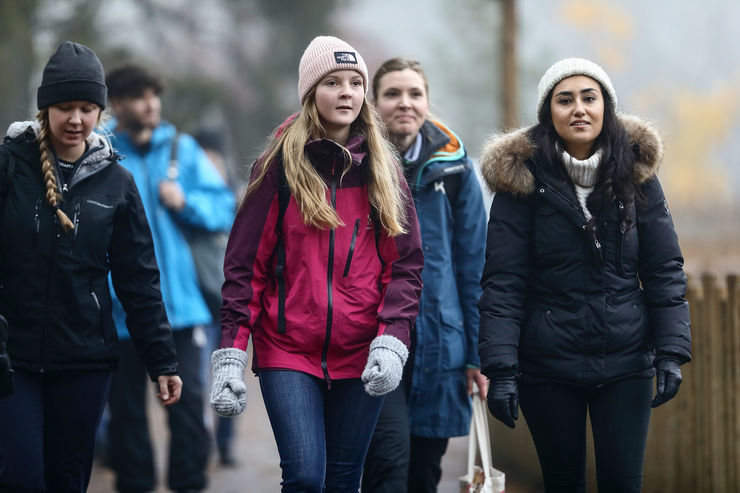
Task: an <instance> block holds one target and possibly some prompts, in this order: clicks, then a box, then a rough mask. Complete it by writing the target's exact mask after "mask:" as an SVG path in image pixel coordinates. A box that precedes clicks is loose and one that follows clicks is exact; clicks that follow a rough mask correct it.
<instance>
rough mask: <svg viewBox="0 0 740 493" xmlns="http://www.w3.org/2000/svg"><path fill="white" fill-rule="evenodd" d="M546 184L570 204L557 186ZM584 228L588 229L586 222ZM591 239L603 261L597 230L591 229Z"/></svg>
mask: <svg viewBox="0 0 740 493" xmlns="http://www.w3.org/2000/svg"><path fill="white" fill-rule="evenodd" d="M544 185H545V186H546V187H547V188H549V189H550V191H551V192H552V193H554V194H555V195H556V196H557V197H559V198H560V200H562V201H564V202H565V203H566V204H570V203H571V202H570V201H569V200H568V199H567V197H565V195H563V194H561V193H560V192H559V191H558V190H556V189H555V188H553V187H552V186H550V184H548V183H544ZM583 229H584V230H587V229H588V228H587V226H586V224H585V223H584V224H583ZM591 240H592V241H593V244H594V246H595V247H596V253H597V254H598V255H599V260H601V261H602V262H603V261H604V254H603V253H602V251H601V242H600V241H599V239H598V238H597V237H596V231H594V230H593V229H591Z"/></svg>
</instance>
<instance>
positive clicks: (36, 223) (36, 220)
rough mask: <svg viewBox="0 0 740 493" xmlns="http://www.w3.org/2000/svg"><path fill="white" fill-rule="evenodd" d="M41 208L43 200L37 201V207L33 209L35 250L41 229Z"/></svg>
mask: <svg viewBox="0 0 740 493" xmlns="http://www.w3.org/2000/svg"><path fill="white" fill-rule="evenodd" d="M40 208H41V199H37V200H36V205H35V206H34V208H33V231H34V232H33V248H34V250H35V249H36V246H37V245H38V238H39V229H40V226H41V221H40V220H39V209H40Z"/></svg>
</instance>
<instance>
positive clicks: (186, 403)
mask: <svg viewBox="0 0 740 493" xmlns="http://www.w3.org/2000/svg"><path fill="white" fill-rule="evenodd" d="M173 334H174V338H175V346H176V349H177V361H178V375H179V376H180V378H181V379H182V384H183V385H182V395H181V397H180V401H179V402H178V403H177V404H173V405H171V406H168V407H167V408H165V409H166V410H167V417H168V422H169V428H170V447H169V468H168V474H167V486H168V487H169V488H170V489H172V490H181V489H196V490H201V489H204V488H205V487H206V482H207V481H206V475H205V469H206V466H207V462H208V449H209V437H208V433H207V431H206V428H205V422H204V418H203V406H204V401H203V399H204V395H203V379H202V375H201V369H200V366H201V363H200V362H201V354H200V352H201V348H200V347H197V346H196V345H195V344H194V342H193V330H192V329H185V330H176V331H174V332H173ZM119 348H120V351H119V367H118V370H117V371H116V372H115V374H114V376H113V384H112V386H111V395H110V400H109V406H110V424H109V428H108V436H109V444H108V445H109V447H110V458H111V466H112V467H113V470H114V471H115V473H116V488H117V489H118V491H123V492H128V491H149V490H153V489H155V483H156V477H155V472H154V457H153V453H152V444H151V440H150V435H149V426H148V421H147V409H146V393H147V392H151V391H152V387H151V385H155V384H153V383H151V380H150V379H149V377H148V375H147V374H146V368H145V366H144V364H143V363H142V361H141V360H140V359H139V357H138V355H137V354H136V351H135V349H134V345H133V343H132V342H131V341H130V340H126V341H121V343H120V345H119Z"/></svg>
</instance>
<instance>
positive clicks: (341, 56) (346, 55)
mask: <svg viewBox="0 0 740 493" xmlns="http://www.w3.org/2000/svg"><path fill="white" fill-rule="evenodd" d="M334 59H335V60H336V61H337V63H352V64H354V65H357V56H356V55H355V52H354V51H335V52H334Z"/></svg>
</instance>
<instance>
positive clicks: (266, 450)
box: [88, 371, 526, 493]
mask: <svg viewBox="0 0 740 493" xmlns="http://www.w3.org/2000/svg"><path fill="white" fill-rule="evenodd" d="M245 379H246V383H247V409H246V410H245V412H244V413H243V414H242V415H240V416H239V417H238V418H237V423H236V429H237V437H236V439H235V456H236V457H237V459H238V461H239V464H240V466H239V467H236V468H223V467H220V466H219V465H218V463H217V460H216V459H215V454H212V457H211V464H210V467H209V471H208V472H209V482H210V484H209V487H208V489H207V490H206V491H207V492H212V493H273V492H279V491H280V466H279V457H278V452H277V447H276V446H275V441H274V439H273V437H272V430H271V428H270V422H269V420H268V418H267V412H266V411H265V407H264V405H263V403H262V396H261V394H260V389H259V383H258V381H257V378H256V377H254V376H253V374H252V373H251V372H249V371H247V373H246V374H245ZM150 403H151V400H150ZM150 428H151V429H152V430H153V435H154V436H155V443H154V446H155V455H156V458H157V461H158V467H157V471H158V476H159V478H160V480H159V481H160V485H159V487H158V489H156V490H155V491H156V493H165V492H167V491H168V490H167V489H166V487H165V486H164V485H163V479H162V478H164V477H165V472H164V465H163V464H164V458H165V448H164V447H165V443H166V440H167V435H168V431H167V430H166V421H165V413H164V411H163V410H162V408H160V407H159V406H158V404H151V405H150ZM466 440H467V439H466V438H453V439H452V440H450V445H449V447H448V450H447V453H446V454H445V456H444V459H443V461H442V468H443V471H444V473H443V476H442V480H441V482H440V485H439V493H458V492H459V488H458V480H457V477H458V476H460V475H462V474H464V473H465V468H466V461H467V441H466ZM114 491H115V488H114V476H113V474H112V472H111V471H110V470H108V469H106V468H104V467H101V466H99V465H96V466H95V467H94V468H93V473H92V480H91V482H90V488H89V490H88V492H89V493H112V492H114ZM506 491H507V493H526V492H525V491H523V490H521V489H518V488H517V487H516V485H512V484H507V488H506Z"/></svg>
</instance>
